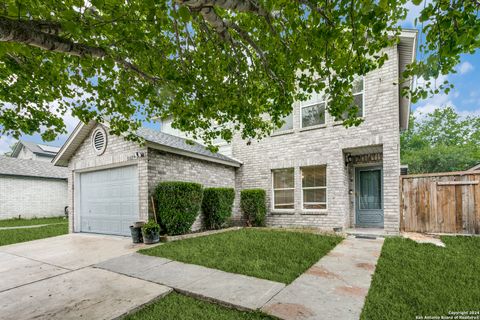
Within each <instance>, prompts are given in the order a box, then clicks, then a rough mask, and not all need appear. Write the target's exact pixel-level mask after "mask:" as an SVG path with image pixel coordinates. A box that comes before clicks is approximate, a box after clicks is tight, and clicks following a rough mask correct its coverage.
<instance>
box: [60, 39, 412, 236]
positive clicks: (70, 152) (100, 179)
mask: <svg viewBox="0 0 480 320" xmlns="http://www.w3.org/2000/svg"><path fill="white" fill-rule="evenodd" d="M416 40H417V33H416V31H404V32H403V33H402V35H401V41H400V43H398V44H397V45H395V46H394V47H391V48H388V49H386V53H387V54H388V56H389V59H388V61H387V62H386V63H385V64H384V65H383V66H382V68H380V69H378V70H375V71H373V72H371V73H369V74H367V75H366V76H365V77H362V78H357V79H356V80H355V81H356V83H355V85H354V88H355V92H354V98H355V101H356V103H357V105H358V106H359V109H360V110H359V112H360V114H359V116H361V117H362V118H363V120H364V121H363V123H362V124H360V125H359V126H358V127H352V128H345V127H344V126H342V125H341V122H339V121H336V119H333V118H332V117H331V116H329V115H328V113H327V112H325V109H326V108H327V107H328V99H327V98H325V97H323V95H322V94H321V93H318V94H315V95H314V96H313V97H312V99H311V100H310V101H308V102H297V103H295V104H294V106H293V113H292V114H291V115H290V116H288V117H286V118H285V120H286V121H285V125H284V126H283V127H282V128H279V129H278V130H277V131H276V132H274V133H273V134H272V135H271V136H270V137H268V138H264V139H262V140H261V141H255V142H251V143H247V142H246V141H244V140H242V139H241V137H240V136H239V135H236V136H235V137H234V139H233V141H232V143H231V144H226V143H224V142H221V141H219V142H218V144H219V146H220V152H219V153H211V152H210V151H208V150H207V149H206V148H205V147H204V146H203V145H202V144H200V143H195V144H193V145H191V144H189V143H187V141H186V139H185V135H184V134H182V133H180V132H177V131H176V130H175V129H173V128H172V126H171V125H170V124H171V123H170V122H169V120H168V119H167V120H164V122H163V123H162V126H161V129H160V130H159V131H158V130H152V129H146V128H142V129H140V130H139V131H138V132H137V135H138V136H140V137H142V138H144V139H145V141H146V143H145V144H144V145H143V146H140V145H138V144H137V143H135V142H132V141H126V140H125V139H124V138H123V137H118V136H112V135H110V134H108V127H106V126H105V125H102V124H97V123H94V122H90V123H88V124H79V125H78V126H77V127H76V129H75V130H74V131H73V133H72V135H71V136H70V137H69V139H68V140H67V142H66V143H65V144H64V146H63V147H62V148H61V150H60V151H59V152H58V154H57V156H56V157H55V159H54V160H53V162H54V163H55V165H59V166H68V169H69V172H70V174H69V196H70V202H69V206H70V214H71V219H70V230H71V231H74V232H97V233H108V234H120V235H128V233H129V231H128V226H129V225H130V224H131V223H132V222H133V221H135V220H139V219H142V220H145V219H147V218H148V216H149V213H152V208H151V199H150V198H149V197H150V196H151V195H152V194H153V193H154V188H155V186H156V184H157V183H158V182H160V181H167V180H182V181H194V182H199V183H202V184H203V185H204V186H207V187H208V186H217V187H234V188H235V190H236V193H237V196H236V200H235V206H234V219H235V220H237V221H239V220H241V212H240V210H239V193H240V191H241V190H243V189H246V188H263V189H265V190H266V191H267V197H268V214H267V224H268V225H270V226H302V227H318V228H323V229H328V230H332V228H343V229H345V228H362V227H365V228H381V229H384V230H385V231H386V232H390V233H397V232H398V230H399V225H400V208H399V206H400V199H399V177H400V132H401V131H402V130H405V129H406V128H407V126H408V118H409V113H410V101H409V99H407V98H405V97H402V96H401V95H400V90H401V86H409V85H411V84H410V83H407V82H402V83H401V84H399V75H400V73H401V72H402V71H403V70H405V68H406V65H407V64H408V63H411V62H412V61H413V60H414V59H415V50H416ZM200 226H201V219H197V221H196V222H195V224H194V227H193V228H192V229H198V228H199V227H200Z"/></svg>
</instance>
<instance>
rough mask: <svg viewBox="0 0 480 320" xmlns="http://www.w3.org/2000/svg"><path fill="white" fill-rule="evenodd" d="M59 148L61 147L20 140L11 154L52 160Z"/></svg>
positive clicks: (16, 156)
mask: <svg viewBox="0 0 480 320" xmlns="http://www.w3.org/2000/svg"><path fill="white" fill-rule="evenodd" d="M58 150H60V148H59V147H54V146H49V145H46V144H40V143H35V142H29V141H24V140H19V141H18V142H17V144H16V145H15V147H14V149H13V151H12V154H11V155H10V156H11V157H13V158H18V159H29V160H39V161H49V162H51V161H52V159H53V158H54V157H55V155H56V154H57V152H58Z"/></svg>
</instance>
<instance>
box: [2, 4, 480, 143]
mask: <svg viewBox="0 0 480 320" xmlns="http://www.w3.org/2000/svg"><path fill="white" fill-rule="evenodd" d="M239 1H240V0H232V1H218V2H214V6H213V7H211V4H210V2H207V1H201V0H200V1H196V2H195V5H193V4H191V2H183V1H178V2H172V1H167V0H161V1H153V0H149V1H121V0H94V1H91V2H84V1H80V0H67V1H61V2H59V1H52V0H47V1H42V2H39V1H34V0H22V1H15V0H7V1H4V4H3V7H4V9H5V14H4V16H1V17H0V19H4V20H2V21H6V20H5V19H14V20H15V21H17V20H20V21H21V23H24V24H25V25H28V30H29V32H28V34H24V35H23V38H21V37H18V38H16V39H13V40H11V41H9V42H8V43H7V42H2V45H1V46H0V84H1V86H0V101H1V103H2V105H1V112H0V133H1V134H9V135H14V136H19V135H21V134H31V133H33V132H35V131H41V132H42V133H43V136H44V138H45V139H52V138H53V137H54V136H55V135H58V134H62V133H65V126H64V124H63V122H62V120H61V119H62V116H63V115H64V114H65V113H66V112H71V113H72V114H73V115H75V116H76V117H78V118H79V119H80V120H82V121H89V120H92V119H93V120H97V121H104V120H108V121H109V123H110V125H111V128H112V130H113V131H114V132H117V133H120V132H125V131H126V132H130V133H131V132H134V131H135V129H136V128H137V127H138V126H139V124H140V123H141V121H142V120H145V119H152V118H156V117H173V119H174V126H175V127H176V128H178V129H180V130H183V131H188V132H190V133H191V134H192V136H193V137H194V138H200V137H201V138H203V139H204V141H205V142H206V143H207V144H208V143H210V142H211V141H213V140H215V139H216V138H218V137H221V138H223V139H225V140H230V139H232V138H233V136H234V132H237V131H239V134H240V135H241V137H243V138H245V139H260V138H262V137H264V136H266V135H268V134H269V133H270V132H271V130H272V129H273V128H275V127H277V126H278V125H279V124H280V122H281V120H280V119H282V117H283V116H285V115H287V114H289V113H290V112H291V110H292V104H293V102H294V101H296V100H305V99H308V98H309V94H305V93H312V92H314V91H319V90H322V89H324V90H325V92H326V94H328V95H329V97H330V102H329V109H328V112H330V114H331V115H333V116H335V117H339V116H340V115H342V114H349V117H348V119H346V120H345V125H358V124H359V123H360V121H359V120H358V119H357V118H356V115H355V112H353V111H352V110H351V109H350V108H349V106H350V105H351V89H352V88H351V81H352V79H353V76H354V75H364V74H366V73H368V72H370V71H372V70H375V69H377V68H379V67H381V66H382V65H383V64H384V62H385V61H386V60H387V59H388V57H387V56H386V55H385V54H384V49H385V48H386V47H389V46H392V45H394V44H396V43H397V42H398V39H397V38H396V36H395V35H397V34H398V31H399V28H398V23H399V21H400V20H401V19H404V17H405V14H406V11H405V8H404V6H405V4H406V3H407V0H380V1H371V0H356V1H352V0H334V1H323V0H322V1H287V0H260V1H257V2H256V5H255V6H253V5H252V4H251V3H250V2H248V3H247V2H245V3H242V5H240V4H241V3H240V2H239ZM237 2H238V3H237ZM418 3H419V2H418V1H415V4H418ZM449 3H450V2H449ZM232 8H233V9H232ZM202 9H204V10H202ZM476 10H477V9H476V6H475V5H474V3H473V2H472V1H453V2H452V7H451V8H448V10H447V9H445V4H444V2H443V1H441V0H433V1H432V2H429V3H428V5H426V6H425V9H422V12H421V15H420V17H419V21H420V22H426V21H430V22H431V23H426V24H425V30H426V32H427V35H426V38H425V41H424V42H423V49H422V50H424V52H425V57H426V60H425V61H421V62H418V63H415V64H413V65H412V66H411V67H410V68H409V69H408V70H407V72H406V73H405V74H404V75H403V78H404V79H399V82H402V81H404V80H406V79H410V78H411V77H414V76H421V77H423V78H424V79H426V80H429V79H434V78H436V77H438V76H439V75H441V74H447V73H448V72H450V71H452V70H453V69H454V67H455V65H456V64H457V63H458V61H459V56H460V54H462V53H466V52H472V51H474V50H475V49H476V48H478V47H479V43H480V39H478V34H480V26H479V23H478V16H477V11H476ZM32 21H33V22H35V23H36V22H40V24H34V25H32ZM51 24H55V25H57V26H59V28H57V29H54V30H52V29H49V28H48V26H49V25H51ZM1 26H3V24H0V27H1ZM2 28H3V27H2ZM0 34H1V33H0ZM38 36H40V38H41V39H47V40H48V41H47V42H45V46H44V47H43V48H44V49H40V48H38V47H34V46H29V45H26V44H22V40H21V39H25V38H28V39H34V38H35V37H38ZM59 40H61V41H64V42H65V43H63V45H61V46H59V45H56V42H58V41H59ZM69 43H70V44H69ZM73 44H76V45H80V48H81V49H80V50H77V51H76V52H75V54H74V55H72V51H71V50H72V49H71V48H72V46H73ZM95 49H96V50H101V52H104V53H105V54H104V55H101V56H102V57H101V58H95V57H92V54H90V53H88V54H87V52H92V50H95ZM52 50H53V51H52ZM334 75H335V76H334ZM318 79H325V81H326V82H327V83H328V86H326V87H325V88H322V87H321V86H319V82H318ZM449 88H450V86H448V85H441V86H439V87H435V88H434V87H430V88H416V89H415V90H414V91H413V92H412V93H413V96H412V97H413V98H412V99H413V100H418V99H420V98H423V97H426V96H428V95H429V94H433V93H435V92H441V91H448V90H449ZM403 92H405V93H406V94H407V93H408V90H403Z"/></svg>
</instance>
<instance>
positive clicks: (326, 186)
mask: <svg viewBox="0 0 480 320" xmlns="http://www.w3.org/2000/svg"><path fill="white" fill-rule="evenodd" d="M311 167H325V186H322V187H303V181H302V184H301V188H302V190H301V195H300V198H301V201H302V202H301V204H302V211H303V212H308V213H311V212H321V213H323V212H327V211H328V175H327V174H328V172H327V171H328V166H327V165H321V164H320V165H314V166H306V167H301V168H300V175H301V174H302V170H303V169H304V168H311ZM314 189H325V202H308V203H309V204H325V209H305V207H304V202H303V190H314Z"/></svg>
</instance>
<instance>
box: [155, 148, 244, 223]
mask: <svg viewBox="0 0 480 320" xmlns="http://www.w3.org/2000/svg"><path fill="white" fill-rule="evenodd" d="M161 181H186V182H196V183H200V184H202V185H203V186H204V187H227V188H234V187H235V168H233V167H231V166H225V165H222V164H217V163H213V162H209V161H204V160H198V159H194V158H189V157H185V156H180V155H176V154H172V153H167V152H163V151H159V150H155V149H148V189H149V191H150V194H153V193H154V191H155V187H156V186H157V184H158V183H159V182H161ZM202 226H203V217H202V216H200V215H199V216H198V218H197V220H196V221H195V223H194V224H193V226H192V230H198V229H201V228H202Z"/></svg>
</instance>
